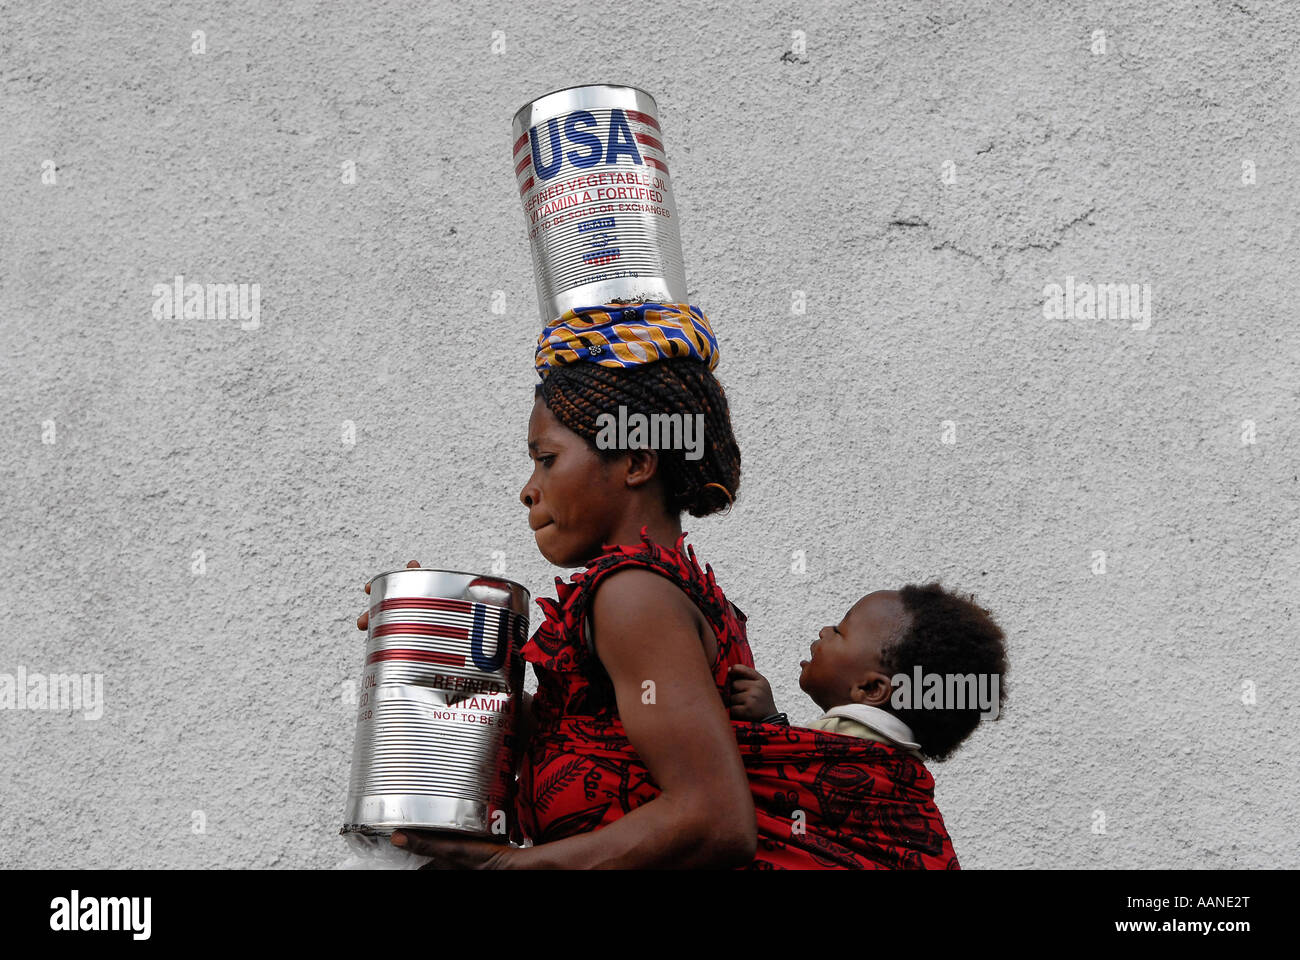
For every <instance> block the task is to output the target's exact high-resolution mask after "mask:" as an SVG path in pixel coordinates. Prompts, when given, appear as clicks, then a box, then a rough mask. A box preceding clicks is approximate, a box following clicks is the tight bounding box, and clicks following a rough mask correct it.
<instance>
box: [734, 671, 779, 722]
mask: <svg viewBox="0 0 1300 960" xmlns="http://www.w3.org/2000/svg"><path fill="white" fill-rule="evenodd" d="M727 677H728V679H729V681H730V685H731V698H730V700H729V701H728V703H729V704H730V713H731V719H733V720H752V721H754V722H755V723H757V722H759V721H762V720H765V719H766V718H768V717H770V716H772V714H774V713H776V701H774V700H773V699H772V687H771V685H770V684H769V683H768V682H767V678H766V677H764V676H763V675H762V674H761V673H759V672H758V671H757V670H755V669H754V668H753V667H747V666H745V665H744V664H742V663H733V664H732V665H731V669H730V671H729V672H728V674H727Z"/></svg>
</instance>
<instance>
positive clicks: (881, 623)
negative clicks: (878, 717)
mask: <svg viewBox="0 0 1300 960" xmlns="http://www.w3.org/2000/svg"><path fill="white" fill-rule="evenodd" d="M810 650H811V652H812V658H811V659H810V660H802V661H800V663H799V666H800V673H799V687H800V688H801V689H802V690H803V691H804V693H806V694H808V696H810V697H811V698H812V699H813V701H814V702H815V703H816V704H817V705H818V706H819V707H821V708H822V709H823V710H829V709H830V708H831V707H837V706H842V705H844V704H848V703H862V704H866V705H868V706H872V707H879V708H880V709H882V710H888V711H889V712H890V713H893V714H894V715H896V716H897V717H898V718H899V719H900V720H902V721H903V722H904V723H906V724H907V725H908V726H909V727H911V729H912V734H913V736H914V737H915V739H916V742H917V743H919V744H920V745H921V753H922V754H923V755H925V756H926V757H928V758H930V759H933V760H943V759H945V758H946V757H948V756H949V755H950V754H951V753H952V752H953V751H954V750H956V749H957V746H958V745H959V744H960V743H961V742H962V741H963V740H965V739H966V738H967V737H968V736H970V734H971V732H972V731H973V730H974V729H975V726H976V724H978V723H979V721H980V717H981V715H982V714H983V713H985V712H989V713H993V714H994V716H996V714H997V712H1000V710H1001V707H1002V702H1003V700H1005V699H1006V685H1005V675H1006V672H1007V652H1006V642H1005V638H1004V637H1003V634H1002V630H1001V629H1000V628H999V627H998V625H997V624H996V623H994V622H993V618H992V617H991V616H990V615H989V612H988V611H987V610H985V609H984V608H983V607H980V606H978V605H977V604H975V603H974V602H973V598H972V599H963V598H961V597H959V596H957V595H956V594H952V593H949V592H947V591H946V590H944V589H943V587H941V586H940V585H939V584H938V583H929V584H926V585H925V586H916V585H908V586H905V587H903V588H902V589H901V590H878V591H876V592H875V593H869V594H867V595H866V596H865V597H863V598H862V599H861V600H859V601H858V602H857V603H855V604H854V605H853V606H852V607H850V608H849V612H848V613H846V614H845V615H844V619H843V620H841V621H840V622H839V623H838V624H836V625H835V626H827V627H822V629H821V631H820V632H819V633H818V635H817V640H816V641H814V642H813V644H812V646H811V647H810ZM931 676H938V677H940V678H942V679H941V680H940V681H937V683H941V684H942V686H941V687H939V689H938V691H937V692H936V690H935V687H936V682H935V681H930V682H922V683H921V687H922V688H921V689H917V688H916V686H917V681H918V680H921V681H924V680H926V679H928V678H930V677H931ZM896 677H897V678H899V683H897V684H895V683H894V679H895V678H896ZM903 678H906V679H903ZM958 691H960V692H961V693H962V694H963V695H964V696H963V697H962V698H960V700H959V704H960V706H957V705H955V704H954V702H943V701H944V700H948V699H949V697H948V695H949V694H952V693H955V692H958ZM940 697H942V699H940ZM981 697H983V699H984V703H983V704H981V703H980V702H979V701H980V699H981Z"/></svg>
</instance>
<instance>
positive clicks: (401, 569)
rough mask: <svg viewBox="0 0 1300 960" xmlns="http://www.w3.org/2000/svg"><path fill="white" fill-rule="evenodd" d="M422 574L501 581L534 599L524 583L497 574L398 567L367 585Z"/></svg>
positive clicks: (378, 576)
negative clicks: (388, 577)
mask: <svg viewBox="0 0 1300 960" xmlns="http://www.w3.org/2000/svg"><path fill="white" fill-rule="evenodd" d="M422 572H423V573H454V574H456V575H457V576H462V577H473V578H474V579H476V580H500V581H501V582H502V583H508V584H511V585H512V586H516V587H518V588H519V589H520V590H522V591H523V592H524V593H525V594H527V595H528V596H529V597H532V595H533V594H532V591H531V590H529V589H528V588H527V587H525V586H524V585H523V584H522V583H520V582H519V581H518V580H511V579H510V578H509V577H502V576H498V575H497V574H495V573H473V572H471V571H469V570H444V569H441V568H435V567H398V568H397V569H396V570H385V571H383V572H382V573H376V574H375V575H374V576H373V577H371V578H370V579H369V580H367V581H366V584H367V585H370V584H372V583H374V582H375V581H376V580H378V579H379V578H380V577H387V576H389V575H390V574H394V573H422Z"/></svg>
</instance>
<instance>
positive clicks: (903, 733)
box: [821, 703, 921, 750]
mask: <svg viewBox="0 0 1300 960" xmlns="http://www.w3.org/2000/svg"><path fill="white" fill-rule="evenodd" d="M827 717H847V718H848V719H850V720H856V721H858V723H862V724H865V725H867V726H868V727H870V728H871V729H872V730H875V731H876V732H877V733H879V734H881V735H883V736H885V737H888V738H889V739H890V740H892V741H893V742H894V743H896V744H898V745H899V746H900V747H905V748H907V749H909V750H919V749H921V745H920V744H919V743H917V742H916V741H915V740H913V739H912V728H911V727H909V726H908V725H907V724H905V723H904V722H903V721H902V720H899V719H898V717H896V716H894V715H893V714H892V713H890V712H889V711H888V710H882V709H880V707H871V706H868V705H867V704H865V703H843V704H840V705H839V706H838V707H831V708H830V709H829V710H827V711H826V712H825V713H824V714H822V716H821V719H823V720H825V719H826V718H827Z"/></svg>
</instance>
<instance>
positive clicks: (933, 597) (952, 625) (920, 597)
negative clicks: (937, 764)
mask: <svg viewBox="0 0 1300 960" xmlns="http://www.w3.org/2000/svg"><path fill="white" fill-rule="evenodd" d="M899 596H900V598H901V599H902V602H903V607H904V608H905V609H906V610H907V612H908V614H910V616H911V623H910V625H909V626H908V627H907V628H906V629H905V630H903V631H902V632H901V633H900V634H899V635H898V636H897V637H896V638H894V640H893V641H892V642H891V643H890V644H889V646H888V647H887V648H886V649H885V651H884V661H885V662H884V666H885V669H886V670H888V671H889V672H890V673H893V674H898V673H903V674H907V675H908V676H909V677H910V676H911V675H912V671H913V669H914V668H915V667H918V666H919V667H920V668H921V670H922V671H923V672H924V673H927V674H929V673H935V674H943V675H953V674H962V675H966V674H976V675H978V674H985V675H990V674H992V675H996V676H997V678H998V711H999V714H1000V713H1001V707H1002V703H1003V701H1005V700H1006V697H1007V685H1006V674H1007V648H1006V638H1005V636H1004V635H1003V633H1002V628H1001V627H999V626H998V625H997V624H996V623H995V622H994V621H993V617H992V615H991V614H990V612H989V611H988V610H986V609H984V608H983V607H981V606H979V605H978V604H977V603H975V597H974V596H973V595H971V596H969V597H968V598H963V597H961V596H958V595H957V594H955V593H949V592H948V591H946V590H944V588H943V587H942V586H941V585H940V584H939V583H937V582H935V583H927V584H925V585H924V586H918V585H916V584H909V585H907V586H905V587H903V588H902V589H901V590H899ZM920 693H921V691H919V690H918V691H913V694H914V696H919V695H920ZM891 710H892V711H893V713H894V714H895V715H896V716H897V717H898V718H899V719H900V720H902V721H903V722H904V723H906V724H907V725H908V726H909V727H911V728H912V733H913V735H914V736H915V739H916V742H917V743H919V744H920V745H921V753H922V754H923V755H924V756H926V757H928V758H930V759H933V760H944V759H947V758H948V757H949V756H950V755H951V754H952V753H953V751H954V750H956V749H957V747H958V746H959V745H960V744H961V743H962V741H964V740H965V739H966V738H967V737H969V736H970V735H971V733H972V732H973V731H974V730H975V726H976V724H978V723H979V721H980V711H979V708H978V705H976V706H975V707H973V708H972V709H964V710H956V709H943V710H934V709H928V710H927V709H921V710H916V709H908V710H901V709H897V708H893V707H891Z"/></svg>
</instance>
